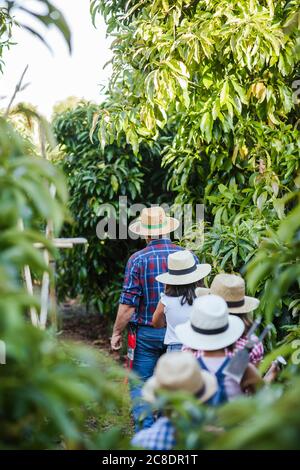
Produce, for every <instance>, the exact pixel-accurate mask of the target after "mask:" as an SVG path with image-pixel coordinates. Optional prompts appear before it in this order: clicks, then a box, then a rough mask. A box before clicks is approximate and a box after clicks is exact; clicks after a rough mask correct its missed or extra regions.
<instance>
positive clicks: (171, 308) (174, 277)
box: [152, 250, 211, 352]
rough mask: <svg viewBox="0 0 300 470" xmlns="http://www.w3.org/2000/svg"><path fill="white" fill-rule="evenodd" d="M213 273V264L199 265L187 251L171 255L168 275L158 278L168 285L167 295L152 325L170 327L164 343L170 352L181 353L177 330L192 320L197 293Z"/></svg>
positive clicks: (158, 306) (160, 304)
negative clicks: (177, 327)
mask: <svg viewBox="0 0 300 470" xmlns="http://www.w3.org/2000/svg"><path fill="white" fill-rule="evenodd" d="M210 271H211V266H210V265H209V264H197V263H196V261H195V258H194V256H193V254H192V253H191V252H190V251H187V250H184V251H178V252H175V253H172V254H170V255H169V257H168V272H167V273H164V274H161V275H159V276H157V277H156V280H157V281H158V282H161V283H163V284H165V291H164V293H163V294H161V299H160V302H159V303H158V305H157V307H156V310H155V312H154V314H153V318H152V324H153V326H154V327H155V328H163V327H165V326H166V334H165V339H164V343H165V345H166V346H167V352H169V351H174V350H175V351H176V350H177V351H180V350H181V348H182V344H181V343H180V342H179V340H178V338H177V336H176V333H175V327H176V326H177V325H180V324H181V323H185V322H186V321H187V320H188V319H189V316H190V313H191V309H192V306H193V303H194V301H195V299H196V292H195V290H196V288H197V287H199V285H200V281H201V279H203V278H204V277H205V276H207V275H208V274H209V273H210Z"/></svg>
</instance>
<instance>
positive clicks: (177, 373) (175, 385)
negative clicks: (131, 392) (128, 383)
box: [142, 351, 218, 403]
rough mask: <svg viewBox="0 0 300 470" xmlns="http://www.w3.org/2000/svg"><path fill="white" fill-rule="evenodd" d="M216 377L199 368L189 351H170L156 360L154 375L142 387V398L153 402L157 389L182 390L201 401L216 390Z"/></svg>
mask: <svg viewBox="0 0 300 470" xmlns="http://www.w3.org/2000/svg"><path fill="white" fill-rule="evenodd" d="M217 388H218V384H217V380H216V377H215V376H214V375H213V374H210V373H209V372H207V371H204V370H202V369H201V368H200V365H199V363H198V361H197V359H196V358H195V357H194V356H193V354H191V353H190V352H187V351H185V352H170V353H167V354H164V355H163V356H162V357H161V358H160V359H159V361H158V363H157V365H156V368H155V371H154V375H153V377H151V378H150V379H149V380H147V382H146V383H145V385H144V387H143V392H142V395H143V398H144V399H145V400H146V401H148V402H150V403H153V402H154V401H155V400H156V398H157V392H158V391H159V390H165V391H169V392H176V391H182V392H187V393H190V394H192V395H194V396H196V397H197V398H198V399H199V400H200V401H201V402H205V401H207V400H209V398H211V397H212V396H213V395H214V394H215V393H216V391H217Z"/></svg>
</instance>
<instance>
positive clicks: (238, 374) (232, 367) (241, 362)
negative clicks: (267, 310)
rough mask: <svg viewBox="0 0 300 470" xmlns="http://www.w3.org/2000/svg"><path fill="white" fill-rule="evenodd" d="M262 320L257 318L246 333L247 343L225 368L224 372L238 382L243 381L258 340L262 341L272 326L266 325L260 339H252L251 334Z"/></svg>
mask: <svg viewBox="0 0 300 470" xmlns="http://www.w3.org/2000/svg"><path fill="white" fill-rule="evenodd" d="M260 322H261V319H258V320H255V322H254V323H253V325H252V327H251V328H250V330H249V331H248V333H247V335H246V339H247V343H246V344H245V346H244V348H243V349H241V350H239V351H237V352H236V353H235V355H234V356H233V357H232V359H231V360H230V361H229V363H228V365H227V366H226V368H225V369H224V374H225V375H227V376H229V377H231V378H232V379H233V380H235V381H236V382H237V383H241V380H242V378H243V376H244V374H245V371H246V369H247V366H248V364H249V361H250V352H251V350H252V349H253V348H254V346H255V345H256V344H257V341H259V342H260V341H262V340H263V339H264V338H265V336H266V335H267V334H268V333H269V331H270V330H271V328H272V326H271V325H268V326H266V328H265V329H264V330H263V332H262V333H261V335H260V336H259V338H258V340H257V341H253V340H252V339H251V336H252V334H253V333H254V331H255V330H256V329H257V327H258V326H259V324H260Z"/></svg>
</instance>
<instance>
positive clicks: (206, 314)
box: [175, 294, 262, 405]
mask: <svg viewBox="0 0 300 470" xmlns="http://www.w3.org/2000/svg"><path fill="white" fill-rule="evenodd" d="M244 330H245V325H244V323H243V321H242V320H241V319H240V318H239V317H238V316H236V315H230V314H229V313H228V307H227V304H226V302H225V300H224V299H222V297H220V296H217V295H214V294H210V295H204V296H201V297H199V298H197V299H196V300H195V302H194V306H193V309H192V312H191V317H190V319H189V320H188V321H187V322H186V323H183V324H181V325H178V326H177V327H176V328H175V332H176V335H177V337H178V338H179V340H180V341H181V342H182V343H183V344H184V345H185V346H187V347H189V348H191V349H193V350H201V351H202V352H203V353H202V354H203V355H202V357H198V361H199V364H200V366H201V368H202V369H205V370H208V371H209V372H211V373H214V374H215V376H216V378H217V381H218V385H219V388H218V392H217V394H216V395H215V397H214V398H213V402H212V404H213V405H218V404H221V403H224V402H226V401H230V400H232V399H234V398H235V397H236V396H238V395H241V394H243V393H245V392H246V391H247V392H254V391H255V389H256V387H257V386H258V385H259V384H261V383H262V378H261V376H260V375H259V373H258V371H257V369H256V368H255V366H253V365H252V364H249V365H248V367H247V369H246V372H245V374H244V377H243V379H242V381H241V384H239V383H237V382H236V381H234V380H233V379H232V378H231V377H229V376H226V375H225V374H224V369H225V367H226V366H227V364H228V362H229V360H230V355H229V354H228V348H229V347H231V346H232V345H233V344H234V343H235V342H236V341H237V340H238V339H239V338H240V337H241V336H242V335H243V333H244Z"/></svg>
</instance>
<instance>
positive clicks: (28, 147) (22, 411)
mask: <svg viewBox="0 0 300 470" xmlns="http://www.w3.org/2000/svg"><path fill="white" fill-rule="evenodd" d="M10 3H13V2H10ZM8 21H10V19H9V17H8ZM49 21H50V20H49ZM4 30H5V28H4V29H2V30H0V33H1V35H2V32H3V31H4ZM1 39H2V36H1ZM1 52H2V51H1V50H0V53H1ZM51 184H54V185H55V187H56V197H55V199H53V197H52V195H51V192H50V185H51ZM0 188H1V191H0V349H1V361H0V362H1V363H0V421H1V429H0V448H1V449H55V448H66V449H78V448H97V449H99V448H109V449H111V448H112V447H114V446H115V445H116V442H118V443H119V445H120V443H121V442H122V437H121V435H120V432H119V430H118V429H117V427H115V428H114V429H112V430H109V431H107V430H106V432H105V433H99V431H98V429H97V428H96V429H95V428H93V427H92V426H90V425H89V423H90V422H95V421H97V419H95V417H96V418H97V417H98V416H99V415H101V414H105V413H107V412H108V411H109V412H111V413H116V410H117V409H118V410H119V409H120V407H121V406H122V401H123V398H122V396H121V394H120V393H119V390H118V387H116V382H115V381H116V380H117V383H118V381H119V383H120V385H121V381H122V380H123V376H122V374H120V372H119V371H118V370H117V369H116V367H115V366H112V364H111V363H110V362H109V361H108V360H107V359H106V360H105V358H104V359H103V358H102V356H100V355H98V354H97V353H96V352H95V351H92V350H90V349H88V348H85V347H83V346H79V345H74V344H72V343H67V342H66V343H64V342H62V341H58V339H57V338H56V337H55V336H54V334H53V333H52V332H51V331H48V332H45V331H42V330H40V329H38V328H36V327H34V326H32V325H31V323H30V321H29V319H28V318H27V313H28V310H29V308H30V306H35V307H36V308H37V309H39V308H40V304H39V299H38V298H37V297H35V296H32V295H29V294H28V292H27V291H26V290H25V288H24V283H23V279H22V275H21V273H22V271H23V268H24V266H25V265H27V266H29V267H30V269H31V270H34V271H35V273H37V274H38V275H39V274H41V273H43V272H45V271H47V270H48V269H49V268H48V267H47V264H46V263H45V259H44V257H43V254H42V252H41V251H40V250H38V249H37V248H35V247H34V245H33V244H34V242H41V243H43V244H44V245H45V246H46V247H47V248H48V249H49V250H50V251H51V252H52V254H53V255H56V252H55V250H54V248H53V246H52V244H51V243H50V241H49V240H47V239H46V238H45V237H44V236H43V235H42V234H41V232H40V230H37V226H39V224H40V223H41V221H43V222H45V221H46V219H52V220H54V221H55V229H56V231H59V229H60V228H61V225H62V222H63V220H64V218H65V206H66V203H67V189H66V185H65V180H64V177H63V175H62V174H61V172H60V171H58V169H57V168H55V167H54V166H53V165H52V164H50V163H49V162H47V161H46V160H45V159H43V158H41V157H39V156H38V155H37V151H36V148H34V146H33V144H32V143H31V142H30V140H29V139H28V138H24V137H22V136H21V134H20V133H18V132H17V131H16V130H15V129H14V128H13V126H12V125H11V124H10V123H9V122H8V119H6V117H3V116H0ZM21 219H23V222H24V226H25V229H24V231H23V230H22V227H21V225H20V220H21ZM4 353H5V354H4ZM90 418H92V421H90Z"/></svg>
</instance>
